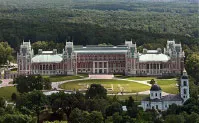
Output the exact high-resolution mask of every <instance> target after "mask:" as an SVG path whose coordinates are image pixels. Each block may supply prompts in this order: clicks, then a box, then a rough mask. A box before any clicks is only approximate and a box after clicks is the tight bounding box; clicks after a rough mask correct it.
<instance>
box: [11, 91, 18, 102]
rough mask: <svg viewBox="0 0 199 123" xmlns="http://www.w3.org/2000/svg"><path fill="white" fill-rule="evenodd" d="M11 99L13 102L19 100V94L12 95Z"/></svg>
mask: <svg viewBox="0 0 199 123" xmlns="http://www.w3.org/2000/svg"><path fill="white" fill-rule="evenodd" d="M11 99H12V101H16V100H17V94H16V93H12V95H11Z"/></svg>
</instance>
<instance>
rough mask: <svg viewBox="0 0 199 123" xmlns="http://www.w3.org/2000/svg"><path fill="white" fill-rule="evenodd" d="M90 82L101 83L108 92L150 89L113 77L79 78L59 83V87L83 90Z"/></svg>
mask: <svg viewBox="0 0 199 123" xmlns="http://www.w3.org/2000/svg"><path fill="white" fill-rule="evenodd" d="M90 84H101V85H103V86H104V87H105V88H106V89H107V90H108V93H119V92H121V91H123V92H125V93H136V92H140V91H146V90H149V89H150V86H147V85H144V84H140V83H136V82H130V81H125V80H113V79H111V80H110V79H89V80H81V81H75V82H69V83H64V84H62V85H60V87H61V88H63V89H66V90H79V89H82V90H85V89H86V88H87V87H89V86H90Z"/></svg>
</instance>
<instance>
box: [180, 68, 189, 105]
mask: <svg viewBox="0 0 199 123" xmlns="http://www.w3.org/2000/svg"><path fill="white" fill-rule="evenodd" d="M180 96H181V98H182V99H183V102H185V101H186V100H187V99H189V98H190V95H189V79H188V75H187V72H186V70H185V69H184V71H183V75H182V77H181V80H180Z"/></svg>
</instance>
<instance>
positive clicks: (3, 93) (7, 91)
mask: <svg viewBox="0 0 199 123" xmlns="http://www.w3.org/2000/svg"><path fill="white" fill-rule="evenodd" d="M12 93H16V94H18V92H17V89H16V87H2V88H0V97H4V98H5V99H7V100H11V95H12Z"/></svg>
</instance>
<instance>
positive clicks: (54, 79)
mask: <svg viewBox="0 0 199 123" xmlns="http://www.w3.org/2000/svg"><path fill="white" fill-rule="evenodd" d="M43 77H44V78H49V79H50V81H51V82H58V81H64V80H73V79H81V78H83V77H84V76H83V77H80V76H43Z"/></svg>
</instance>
